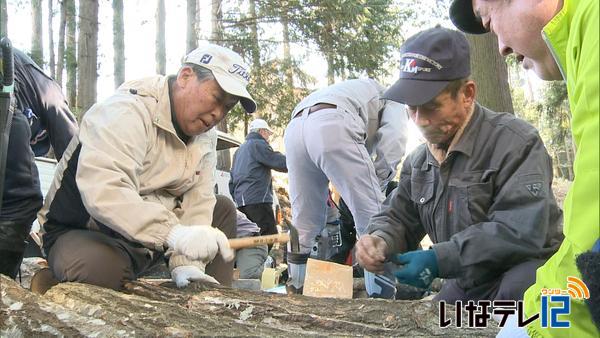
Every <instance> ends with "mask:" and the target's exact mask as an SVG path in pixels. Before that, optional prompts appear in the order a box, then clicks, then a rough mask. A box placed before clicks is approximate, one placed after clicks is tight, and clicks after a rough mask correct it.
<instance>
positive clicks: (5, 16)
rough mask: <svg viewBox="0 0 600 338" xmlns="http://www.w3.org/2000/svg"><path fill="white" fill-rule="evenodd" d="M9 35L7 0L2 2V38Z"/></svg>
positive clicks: (0, 27)
mask: <svg viewBox="0 0 600 338" xmlns="http://www.w3.org/2000/svg"><path fill="white" fill-rule="evenodd" d="M7 35H8V10H7V8H6V0H0V38H2V37H5V36H7Z"/></svg>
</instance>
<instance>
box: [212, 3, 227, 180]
mask: <svg viewBox="0 0 600 338" xmlns="http://www.w3.org/2000/svg"><path fill="white" fill-rule="evenodd" d="M210 13H211V23H212V31H211V37H210V40H211V42H212V43H215V44H218V45H223V4H222V0H212V5H211V10H210ZM217 130H220V131H223V132H227V130H228V129H227V118H224V119H223V120H222V121H221V122H219V123H218V124H217ZM223 168H231V155H230V152H229V149H226V150H223V151H220V152H219V153H218V154H217V169H223Z"/></svg>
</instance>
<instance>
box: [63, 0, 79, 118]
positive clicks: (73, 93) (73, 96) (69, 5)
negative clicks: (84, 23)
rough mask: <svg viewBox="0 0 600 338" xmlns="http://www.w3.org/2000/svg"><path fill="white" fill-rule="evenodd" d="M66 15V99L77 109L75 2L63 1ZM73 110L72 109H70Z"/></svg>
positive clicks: (71, 0)
mask: <svg viewBox="0 0 600 338" xmlns="http://www.w3.org/2000/svg"><path fill="white" fill-rule="evenodd" d="M63 2H64V3H65V7H66V15H67V17H66V18H67V46H66V48H65V63H66V65H67V99H68V100H69V105H70V106H71V107H75V108H77V8H76V6H75V0H63ZM71 109H73V108H71Z"/></svg>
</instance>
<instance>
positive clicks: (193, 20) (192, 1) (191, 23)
mask: <svg viewBox="0 0 600 338" xmlns="http://www.w3.org/2000/svg"><path fill="white" fill-rule="evenodd" d="M198 18H199V17H198V0H187V29H186V33H187V34H186V48H185V51H186V54H187V53H189V52H191V51H193V50H194V49H196V48H198Z"/></svg>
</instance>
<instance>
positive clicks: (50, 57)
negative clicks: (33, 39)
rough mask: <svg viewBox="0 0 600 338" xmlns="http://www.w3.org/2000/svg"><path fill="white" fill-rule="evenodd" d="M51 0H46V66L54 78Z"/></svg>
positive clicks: (52, 10) (52, 11) (54, 63)
mask: <svg viewBox="0 0 600 338" xmlns="http://www.w3.org/2000/svg"><path fill="white" fill-rule="evenodd" d="M53 2H54V1H53V0H48V53H49V55H48V68H50V76H52V78H53V79H56V61H55V59H54V30H53V29H52V19H53V18H54V9H53V8H52V7H53Z"/></svg>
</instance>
